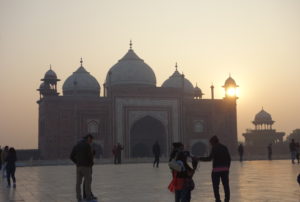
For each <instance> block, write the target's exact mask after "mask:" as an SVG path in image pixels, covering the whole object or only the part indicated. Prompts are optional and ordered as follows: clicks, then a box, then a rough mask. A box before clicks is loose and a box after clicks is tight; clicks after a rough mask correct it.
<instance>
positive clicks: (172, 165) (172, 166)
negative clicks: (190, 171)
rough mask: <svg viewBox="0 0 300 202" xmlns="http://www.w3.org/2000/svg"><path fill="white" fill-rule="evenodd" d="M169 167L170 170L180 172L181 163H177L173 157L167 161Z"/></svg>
mask: <svg viewBox="0 0 300 202" xmlns="http://www.w3.org/2000/svg"><path fill="white" fill-rule="evenodd" d="M169 168H170V169H172V170H175V171H177V172H181V169H182V167H181V165H180V164H179V163H177V162H176V160H175V159H172V160H171V161H170V162H169Z"/></svg>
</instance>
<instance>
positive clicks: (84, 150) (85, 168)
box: [70, 134, 96, 202]
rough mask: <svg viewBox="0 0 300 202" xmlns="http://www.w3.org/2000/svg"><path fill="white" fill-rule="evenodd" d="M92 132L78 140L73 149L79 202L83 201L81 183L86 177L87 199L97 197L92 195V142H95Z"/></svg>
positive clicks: (90, 199) (72, 157)
mask: <svg viewBox="0 0 300 202" xmlns="http://www.w3.org/2000/svg"><path fill="white" fill-rule="evenodd" d="M93 139H94V138H93V136H92V135H91V134H88V135H86V136H85V137H84V138H83V139H82V141H80V142H78V143H77V144H76V145H75V146H74V147H73V149H72V152H71V155H70V159H71V160H72V161H73V162H74V163H75V164H76V197H77V200H78V202H81V201H82V195H81V184H82V180H83V179H84V189H85V194H86V200H87V201H93V200H95V199H96V198H94V197H93V196H92V192H91V184H92V166H93V163H94V162H93V152H92V148H91V144H92V142H93Z"/></svg>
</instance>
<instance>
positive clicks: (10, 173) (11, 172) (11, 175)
mask: <svg viewBox="0 0 300 202" xmlns="http://www.w3.org/2000/svg"><path fill="white" fill-rule="evenodd" d="M15 172H16V167H11V168H10V167H7V168H6V178H7V184H8V185H9V186H10V178H12V180H13V183H14V184H16V177H15Z"/></svg>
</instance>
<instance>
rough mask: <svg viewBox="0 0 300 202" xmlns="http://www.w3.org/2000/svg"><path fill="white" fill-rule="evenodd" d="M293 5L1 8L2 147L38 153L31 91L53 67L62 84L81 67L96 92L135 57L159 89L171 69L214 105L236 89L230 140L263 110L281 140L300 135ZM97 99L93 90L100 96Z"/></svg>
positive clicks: (7, 2)
mask: <svg viewBox="0 0 300 202" xmlns="http://www.w3.org/2000/svg"><path fill="white" fill-rule="evenodd" d="M299 11H300V1H299V0H284V1H283V0H248V1H246V0H227V1H224V0H219V1H216V0H206V1H203V0H187V1H182V0H164V1H161V0H151V1H146V0H144V1H143V0H126V1H120V0H119V1H116V0H107V1H101V0H93V1H92V0H86V1H75V0H51V1H50V0H48V1H46V0H26V1H22V0H18V1H17V0H0V95H1V99H0V100H1V105H0V145H2V146H3V145H6V144H8V145H14V146H15V147H17V148H37V138H38V126H37V123H38V121H37V120H38V105H37V104H36V101H37V100H38V98H39V95H38V92H37V91H36V89H37V88H38V86H39V84H40V79H41V78H42V77H43V76H44V73H45V72H46V71H47V70H48V69H49V64H52V68H53V70H54V71H55V72H56V73H57V75H58V77H59V78H60V79H61V80H62V81H61V82H60V83H59V91H60V92H61V86H62V84H63V81H64V80H65V79H66V78H67V77H68V76H69V75H70V74H71V73H72V72H74V71H75V70H76V69H77V68H78V66H79V60H80V57H83V60H84V66H85V68H86V69H87V70H88V71H89V72H90V73H91V74H92V75H93V76H95V77H96V78H97V79H98V81H99V83H101V85H102V84H103V83H104V79H105V76H106V73H107V72H108V70H109V68H110V67H111V66H112V65H114V64H115V63H116V62H117V61H118V60H119V59H120V58H121V57H122V56H123V55H124V54H125V53H126V52H127V50H128V48H129V45H128V44H129V40H130V39H132V40H133V49H134V50H135V52H136V53H137V54H138V55H139V56H140V57H141V58H142V59H144V61H145V62H146V63H147V64H148V65H150V66H151V67H152V69H153V70H154V72H155V74H156V78H157V84H158V85H161V84H162V82H163V81H164V80H165V79H167V78H168V77H169V76H170V75H171V74H172V73H173V72H174V64H175V62H176V61H177V62H178V66H179V71H180V72H184V74H185V75H186V78H188V79H189V80H190V81H191V82H192V83H193V84H195V83H196V82H197V83H198V86H199V87H200V88H201V89H202V91H203V92H204V93H205V96H204V98H210V88H209V87H210V85H211V83H212V82H213V83H214V85H215V90H216V93H215V94H216V97H217V98H222V97H223V89H222V88H221V86H222V85H223V84H224V81H225V80H226V78H227V77H228V75H229V73H231V75H232V77H233V78H234V79H235V80H236V82H237V83H238V85H240V95H239V97H240V99H239V100H238V134H239V139H240V140H243V141H244V138H243V137H242V136H241V134H242V133H243V132H244V131H245V129H246V128H252V124H251V121H252V120H253V118H254V115H255V114H256V113H257V112H258V111H260V110H261V107H262V106H263V107H264V109H265V110H266V111H268V112H269V113H271V114H272V117H273V119H274V120H275V121H276V122H275V125H274V128H275V129H277V130H279V131H284V132H286V133H287V134H289V133H290V132H291V131H292V130H294V129H295V128H300V122H299V120H300V118H299V116H300V102H299V100H300V88H299V86H300V79H299V78H300V77H299V76H300V57H299V53H300V20H299V19H300V12H299ZM102 90H103V89H101V93H102V92H103V91H102Z"/></svg>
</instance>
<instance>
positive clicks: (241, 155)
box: [240, 154, 243, 162]
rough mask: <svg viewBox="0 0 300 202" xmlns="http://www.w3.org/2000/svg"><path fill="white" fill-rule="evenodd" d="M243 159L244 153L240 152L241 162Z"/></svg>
mask: <svg viewBox="0 0 300 202" xmlns="http://www.w3.org/2000/svg"><path fill="white" fill-rule="evenodd" d="M242 161H243V154H240V162H242Z"/></svg>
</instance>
